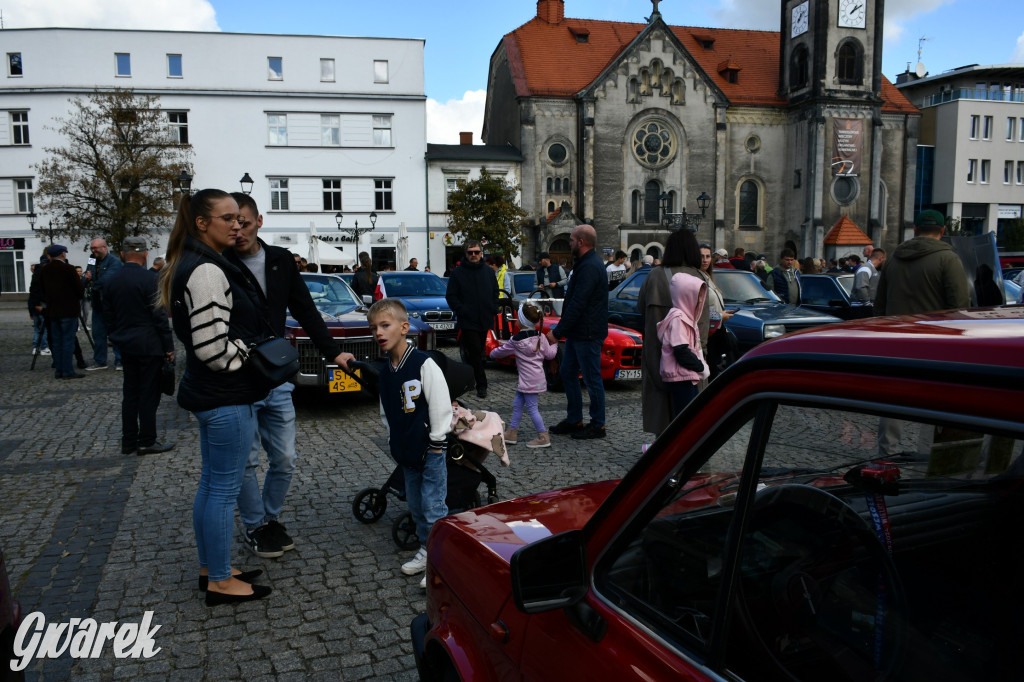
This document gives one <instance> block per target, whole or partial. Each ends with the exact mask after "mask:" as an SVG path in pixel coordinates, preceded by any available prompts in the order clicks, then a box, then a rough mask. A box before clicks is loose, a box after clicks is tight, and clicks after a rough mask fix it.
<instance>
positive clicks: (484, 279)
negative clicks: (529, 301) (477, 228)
mask: <svg viewBox="0 0 1024 682" xmlns="http://www.w3.org/2000/svg"><path fill="white" fill-rule="evenodd" d="M483 255H484V250H483V246H482V245H481V244H480V242H479V241H477V240H476V239H470V240H468V241H467V242H466V258H465V259H463V261H462V263H461V264H460V265H459V266H458V267H457V268H455V270H453V271H452V274H451V278H450V279H449V280H448V291H447V293H446V294H445V300H447V301H448V306H449V307H450V308H451V309H452V312H454V313H455V317H456V318H457V322H456V328H457V329H458V330H459V346H461V348H462V352H463V356H464V357H465V359H466V362H468V363H469V364H470V365H471V366H472V367H473V373H474V375H475V376H476V394H477V397H480V398H486V397H487V375H486V374H485V373H484V357H485V352H484V343H485V341H486V339H487V330H489V329H490V328H491V327H492V326H494V316H495V314H497V312H498V280H497V278H496V277H495V276H494V271H492V270H491V268H489V267H484V260H483Z"/></svg>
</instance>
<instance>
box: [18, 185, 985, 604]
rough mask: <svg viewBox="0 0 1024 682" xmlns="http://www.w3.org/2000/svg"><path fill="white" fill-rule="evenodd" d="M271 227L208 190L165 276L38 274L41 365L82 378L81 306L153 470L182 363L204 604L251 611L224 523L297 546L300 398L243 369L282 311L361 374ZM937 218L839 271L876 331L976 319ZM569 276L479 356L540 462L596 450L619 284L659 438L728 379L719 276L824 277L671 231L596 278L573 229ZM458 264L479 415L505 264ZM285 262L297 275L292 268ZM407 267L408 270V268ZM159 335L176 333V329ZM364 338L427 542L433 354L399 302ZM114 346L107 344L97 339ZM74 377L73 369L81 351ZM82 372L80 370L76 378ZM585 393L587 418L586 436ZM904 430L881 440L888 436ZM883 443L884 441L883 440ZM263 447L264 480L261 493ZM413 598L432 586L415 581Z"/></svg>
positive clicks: (795, 283) (453, 278) (97, 246)
mask: <svg viewBox="0 0 1024 682" xmlns="http://www.w3.org/2000/svg"><path fill="white" fill-rule="evenodd" d="M262 225H263V217H262V215H260V213H259V210H258V208H257V206H256V203H255V201H254V200H253V199H252V197H250V196H249V195H245V194H239V193H235V194H229V193H227V192H223V191H220V190H216V189H205V190H201V191H199V192H197V193H196V194H194V195H192V196H187V195H186V196H184V197H183V198H182V200H181V204H180V206H179V210H178V215H177V219H176V221H175V224H174V227H173V229H172V231H171V235H170V239H169V243H168V247H167V254H166V262H164V261H163V259H157V261H154V264H153V267H152V268H149V269H147V268H146V265H147V260H148V248H147V244H146V242H145V240H144V239H142V238H138V237H128V238H126V239H125V240H124V241H123V243H122V245H121V246H122V250H121V256H120V258H119V257H118V256H116V255H114V254H112V253H110V252H109V248H108V246H107V244H106V242H105V241H104V240H102V239H97V240H93V242H92V244H91V245H90V251H91V257H90V259H89V262H88V265H87V268H86V269H85V271H84V272H81V269H78V270H76V268H75V267H74V266H72V265H70V264H68V262H67V248H66V247H64V246H61V245H52V246H50V247H49V248H47V249H46V253H45V259H44V260H45V262H41V263H39V264H38V265H37V266H36V267H35V269H34V272H33V278H32V286H31V291H30V299H29V313H30V315H31V316H32V318H33V341H32V343H33V350H34V352H37V353H40V354H41V353H42V350H40V348H41V347H44V348H48V349H49V350H50V353H51V355H50V357H51V362H52V367H53V370H54V376H55V378H57V379H75V378H82V377H83V376H84V375H82V374H79V373H77V372H76V371H75V367H74V364H73V358H74V357H75V355H76V348H77V331H78V324H79V322H82V323H83V324H84V322H85V319H86V310H85V309H84V308H83V305H82V304H83V302H84V301H86V300H88V301H89V303H90V304H91V310H90V312H91V316H92V317H91V330H92V332H93V335H94V336H93V339H94V343H95V347H94V353H93V363H92V365H91V368H95V369H99V368H103V367H106V366H108V361H109V360H110V358H109V357H108V352H107V348H108V345H109V346H110V348H111V354H112V358H113V364H114V365H115V367H117V368H122V369H123V372H124V381H123V402H122V439H121V444H122V452H123V453H124V454H133V453H134V454H139V455H144V454H151V453H158V452H165V451H167V450H169V449H171V448H172V447H173V445H170V444H162V443H160V442H159V441H158V437H157V432H156V420H155V414H156V410H157V407H158V405H159V402H160V395H161V374H162V372H164V371H165V368H166V366H167V365H168V363H173V362H174V360H175V353H174V346H173V339H172V332H173V335H174V336H176V337H177V339H178V341H179V342H180V343H181V344H182V346H183V347H184V351H185V352H184V356H185V357H184V372H183V373H182V375H181V379H180V382H179V383H178V385H177V387H176V395H177V402H178V404H179V405H180V406H181V407H182V408H184V409H186V410H188V411H189V412H191V413H192V414H193V415H194V416H195V418H196V422H197V424H198V428H199V443H200V452H201V473H200V478H199V482H198V487H197V492H196V496H195V499H194V502H193V511H192V513H193V531H194V533H195V538H196V548H197V565H198V571H197V573H198V588H199V590H200V591H201V592H202V593H203V594H204V599H205V602H206V604H207V605H210V606H216V605H222V604H232V603H238V602H243V601H248V600H253V599H261V598H263V597H266V596H267V595H269V594H270V592H271V588H270V587H267V586H262V585H258V584H256V582H255V581H256V580H257V579H258V577H259V576H260V575H261V573H262V571H261V570H259V569H256V570H250V571H245V570H242V569H241V568H239V567H235V566H232V564H231V556H232V552H231V545H232V536H233V533H232V528H233V525H234V510H235V507H236V506H237V507H238V509H239V513H240V517H241V520H242V524H243V526H244V532H243V534H242V542H243V544H244V545H245V547H247V548H248V549H249V550H250V551H251V552H252V553H253V554H254V555H255V556H258V557H261V558H275V557H280V556H282V555H283V554H284V553H285V552H287V551H289V550H291V549H293V548H294V547H295V542H294V539H293V538H292V537H291V536H290V535H289V534H288V532H287V528H286V527H285V526H284V524H283V523H282V522H281V521H280V515H281V513H282V509H283V507H284V502H285V497H286V495H287V493H288V489H289V486H290V483H291V479H292V476H293V472H294V470H295V466H296V458H297V457H296V449H295V436H296V429H295V410H294V406H293V403H292V390H293V388H294V387H293V385H292V384H291V383H289V382H288V381H283V380H279V379H272V378H270V377H269V376H268V374H267V372H266V371H264V370H263V369H261V367H260V365H259V363H257V362H255V361H254V360H253V357H254V356H255V355H256V354H257V352H258V348H257V347H258V346H259V344H261V343H263V342H265V341H266V340H267V339H270V338H275V337H277V338H279V337H282V336H283V334H284V324H285V316H286V311H288V312H290V314H291V315H292V316H294V317H295V318H296V319H297V320H298V321H299V323H300V324H301V325H302V326H303V329H305V331H306V332H307V333H308V334H309V336H310V338H311V340H312V341H313V343H314V344H315V345H316V346H317V348H318V349H319V351H320V352H321V353H322V355H323V356H324V357H325V358H329V359H330V360H331V362H333V363H335V364H337V365H339V366H341V367H343V368H345V369H346V370H348V369H351V364H350V363H352V362H353V361H354V360H355V358H354V357H353V356H352V355H351V354H350V353H345V352H342V351H341V349H340V347H339V346H338V344H337V342H336V341H335V340H334V339H333V338H332V337H331V335H330V333H329V332H328V330H327V328H326V326H325V324H324V322H323V319H322V317H321V315H320V314H319V312H318V311H317V308H316V306H315V305H314V303H313V300H312V298H311V296H310V294H309V291H308V289H307V288H306V286H305V284H304V282H303V280H302V277H301V275H300V271H301V270H303V266H302V263H301V262H300V261H299V260H298V259H297V257H295V256H294V254H292V253H291V252H290V251H288V250H286V249H283V248H280V247H275V246H270V245H268V244H266V243H265V242H264V241H263V240H262V239H260V238H259V230H260V228H261V227H262ZM943 229H944V220H943V219H942V216H941V214H938V213H937V212H935V211H925V212H923V213H922V214H921V215H920V216H919V218H918V221H917V236H916V237H915V238H914V239H911V240H908V241H907V242H904V243H903V244H901V245H900V246H899V247H898V248H897V249H896V250H895V252H894V253H893V257H892V259H890V260H888V261H887V259H886V254H885V251H884V250H883V249H880V248H870V247H869V248H867V249H865V250H864V257H865V260H864V262H861V260H860V258H859V257H858V256H855V255H854V256H849V257H847V258H845V259H841V260H844V261H845V263H840V262H838V261H837V262H835V263H833V264H832V265H833V267H834V268H847V269H849V268H851V267H853V265H851V263H853V264H856V267H855V268H854V270H853V271H854V272H855V285H854V296H855V298H857V299H858V300H864V301H873V302H874V305H875V309H876V312H877V313H878V314H893V313H914V312H924V311H930V310H940V309H945V308H960V307H967V306H969V305H970V298H969V296H968V293H967V284H966V279H965V277H964V275H963V269H962V266H961V265H960V261H959V259H958V258H957V256H956V255H955V254H954V253H953V251H952V249H951V248H950V247H949V246H948V245H947V244H945V243H944V242H942V241H941V240H940V239H939V238H940V237H941V236H942V233H943ZM569 244H570V248H571V252H572V266H571V269H570V270H569V271H568V272H567V271H566V268H565V267H563V266H562V265H558V264H554V263H553V262H552V259H551V256H550V254H548V253H541V254H539V256H540V257H539V262H538V264H537V268H536V273H537V275H536V284H537V288H538V289H542V290H545V291H548V292H550V294H551V295H552V296H553V297H556V298H561V299H562V310H561V315H560V318H559V321H558V322H557V323H556V324H555V325H554V326H553V327H550V328H548V327H547V326H546V325H545V320H546V318H545V317H544V314H543V312H542V311H541V309H540V308H539V307H537V306H536V305H533V304H532V303H530V302H529V301H527V302H525V303H523V304H522V305H521V306H520V307H519V310H518V315H517V318H518V323H519V324H518V327H519V328H518V330H517V332H516V333H515V334H514V335H512V336H511V338H509V339H507V340H505V341H504V342H503V343H501V344H500V345H499V346H498V347H497V348H496V349H494V350H493V351H492V352H491V357H492V358H500V357H509V356H514V357H515V359H516V365H517V368H518V373H519V379H518V383H517V385H516V391H515V398H514V401H513V405H512V408H511V418H510V420H509V422H508V425H507V428H506V430H505V432H504V438H505V442H506V443H507V444H510V445H515V444H518V442H519V429H520V426H521V423H522V417H523V413H524V412H525V413H526V414H527V415H529V417H530V419H531V421H532V423H533V428H534V430H535V432H536V436H535V437H534V438H533V439H531V440H529V441H526V442H525V445H526V446H527V447H530V448H548V447H551V446H552V439H551V436H552V435H556V436H569V437H571V438H573V439H594V438H605V437H606V429H607V425H606V414H605V395H604V385H603V382H602V379H601V373H600V363H601V354H602V346H603V343H604V340H605V338H606V336H607V334H608V290H609V286H610V285H611V284H612V283H614V282H615V281H616V280H617V281H621V280H622V278H621V277H620V276H619V274H618V273H628V272H631V271H635V270H638V269H641V268H647V269H650V273H649V274H648V276H647V277H646V278H645V280H644V283H643V285H642V286H641V288H640V291H639V296H638V305H639V309H640V311H641V312H642V315H643V333H644V346H643V356H642V370H643V371H642V388H641V402H642V409H641V414H642V420H643V429H644V430H645V431H647V432H649V433H652V434H655V435H657V434H660V433H662V432H663V431H664V430H665V429H666V428H667V427H668V425H669V424H670V423H671V422H672V420H673V419H674V418H675V417H676V416H677V415H679V413H680V412H681V411H682V410H683V409H684V408H685V407H686V405H687V404H688V403H689V402H690V401H692V400H693V398H694V397H695V396H696V395H697V394H698V393H699V392H700V391H701V390H703V389H704V387H706V386H707V384H708V382H709V380H711V379H713V378H714V376H715V374H716V371H719V370H720V369H721V367H720V366H718V365H717V362H716V361H715V359H716V358H721V357H724V356H727V354H728V353H729V352H730V348H729V335H728V334H727V333H726V331H725V328H724V326H723V323H724V322H725V321H726V320H728V319H729V317H730V316H731V315H733V314H734V313H735V310H733V309H729V308H727V307H726V305H725V303H724V299H723V295H722V292H721V291H720V290H719V288H718V287H717V286H716V284H715V271H716V269H719V268H737V269H749V270H750V271H751V272H755V273H757V274H758V276H759V277H761V280H762V282H763V283H764V286H765V288H766V289H769V290H773V291H775V292H776V293H777V294H778V295H779V296H780V297H781V298H782V299H783V300H786V301H789V302H799V288H800V276H801V273H803V274H807V273H810V272H818V271H820V269H821V268H822V267H824V265H825V263H823V262H822V261H821V260H820V259H813V258H805V259H803V260H798V258H797V254H796V250H795V245H792V244H788V245H786V247H785V248H783V249H782V250H781V252H780V254H779V259H778V262H777V264H776V265H775V266H772V267H769V266H768V265H767V263H766V259H765V258H764V257H763V256H762V255H758V256H754V255H753V254H748V253H745V252H744V251H743V249H736V251H735V252H734V253H733V255H732V257H729V255H728V253H727V252H725V250H724V249H717V250H714V249H712V247H711V246H710V245H709V244H702V243H698V241H697V238H696V236H695V233H694V232H692V231H690V230H685V229H684V230H677V231H675V232H672V234H671V235H670V236H669V238H668V239H667V241H666V244H665V251H664V254H663V256H662V258H661V259H659V260H656V259H654V258H653V257H652V256H648V257H646V258H645V259H643V260H637V261H636V263H635V264H634V265H633V266H627V265H626V258H627V256H626V254H625V253H624V252H622V251H617V252H615V253H613V254H612V257H611V258H610V260H608V261H607V262H605V261H604V260H603V259H602V258H601V257H600V256H599V254H598V250H597V234H596V232H595V230H594V228H593V227H592V226H590V225H578V226H576V227H575V228H574V229H573V231H572V233H571V234H570V238H569ZM464 252H465V253H464V257H463V258H462V259H460V261H459V262H458V264H457V265H456V266H455V267H454V268H453V269H452V270H451V271H450V273H449V275H450V280H449V283H448V287H447V300H448V303H449V305H450V307H451V309H452V310H453V311H454V312H455V314H456V319H457V328H458V332H459V336H458V342H459V345H460V347H461V350H462V357H463V358H464V359H465V361H466V362H467V363H468V364H469V365H470V366H471V367H472V371H473V374H474V378H475V382H476V391H477V396H478V397H479V398H486V397H487V394H488V382H487V373H486V371H485V370H484V359H485V346H486V338H487V333H488V331H489V330H490V329H491V328H492V326H493V325H494V319H495V316H496V314H497V313H498V310H499V307H500V306H501V305H502V304H501V299H502V297H503V296H505V297H507V296H508V291H507V289H506V288H505V287H503V286H502V284H503V282H504V281H506V279H507V277H508V274H507V264H506V263H505V261H504V260H503V259H501V258H500V257H494V256H491V257H487V258H485V256H484V253H483V246H482V245H481V243H480V242H479V241H476V240H467V241H466V242H465V245H464ZM359 258H360V262H359V267H358V268H357V270H356V273H355V276H354V277H353V280H352V287H353V289H354V290H355V292H356V293H357V294H358V295H360V296H362V295H370V296H373V295H374V291H375V288H376V284H377V279H378V277H379V275H378V273H377V272H376V271H375V270H374V266H373V263H372V261H371V258H370V256H369V255H368V254H367V253H365V252H364V253H361V254H359ZM293 263H294V265H293ZM417 266H418V261H417V260H416V259H415V258H413V259H411V261H410V263H409V267H408V268H406V269H407V270H417ZM168 318H170V322H169V321H168ZM368 322H369V325H370V331H371V335H372V337H373V338H374V339H375V341H376V342H377V344H378V347H379V349H380V351H381V355H382V359H381V360H380V361H379V366H378V377H379V391H380V395H379V398H380V412H381V416H382V420H383V422H384V425H385V427H386V429H387V431H388V434H389V443H390V452H391V455H392V457H393V458H394V460H395V461H396V463H397V464H399V465H400V466H401V467H402V469H403V473H404V477H405V485H406V496H407V501H408V504H409V509H410V512H411V513H412V516H413V520H414V523H415V524H416V529H417V535H418V536H419V538H420V539H421V542H423V543H425V540H426V538H427V536H428V534H429V531H430V527H431V524H433V523H434V522H435V521H436V520H437V519H439V518H441V517H442V516H444V515H445V514H447V513H448V510H447V507H446V505H445V497H446V485H447V484H446V473H445V449H446V442H447V441H446V438H447V434H448V433H449V431H450V429H451V423H452V409H453V407H454V406H455V405H454V404H453V403H452V400H451V396H450V395H449V393H448V388H447V385H446V384H445V379H444V375H443V373H442V372H441V370H440V368H439V367H438V366H437V364H436V362H435V361H434V360H433V359H432V358H431V357H430V355H429V354H427V353H425V352H422V351H420V350H418V349H416V348H413V347H412V346H410V345H409V344H408V342H407V341H406V335H407V333H408V330H409V321H408V313H407V311H406V309H405V307H404V306H403V304H402V303H401V301H400V300H398V299H388V298H384V299H381V300H379V301H377V302H376V303H375V304H373V306H372V307H371V308H370V310H369V312H368ZM108 339H109V342H108ZM560 344H561V346H562V353H563V354H562V358H561V361H560V363H559V372H560V374H561V378H562V381H563V384H564V386H565V401H566V406H565V417H564V418H563V419H562V420H561V421H559V422H558V423H557V424H555V425H553V426H551V427H550V428H548V427H547V426H546V425H545V423H544V420H543V418H542V417H541V415H540V412H539V409H538V396H539V394H541V393H543V392H544V391H545V390H546V384H547V381H546V373H545V370H544V367H545V363H547V362H548V361H550V360H551V359H552V358H553V357H554V356H555V354H556V352H557V351H558V348H559V345H560ZM77 359H78V367H79V368H81V367H83V365H85V362H84V357H83V356H82V353H81V349H80V348H78V349H77ZM86 368H87V369H89V368H90V366H86ZM581 377H582V382H583V384H584V385H585V386H586V388H587V394H588V398H589V407H588V412H589V421H584V414H583V405H584V400H583V392H582V389H581V384H580V380H579V379H580V378H581ZM899 428H900V424H899V422H895V421H894V422H893V423H890V424H888V425H887V428H885V429H883V436H884V437H885V438H889V439H898V435H899V434H898V430H899ZM893 442H895V440H893ZM261 448H262V449H263V450H265V451H266V453H267V461H268V467H267V473H266V476H265V478H264V480H263V482H262V488H261V484H260V481H259V480H258V477H257V471H258V467H259V464H260V458H259V453H260V450H261ZM425 568H426V548H425V544H424V545H421V547H420V548H419V549H418V551H417V552H416V554H415V556H414V557H413V558H412V559H411V560H409V561H407V562H405V563H403V564H402V566H401V570H402V571H403V573H406V574H408V575H418V574H420V573H423V572H424V571H425ZM420 584H421V587H425V578H423V579H422V580H421V583H420Z"/></svg>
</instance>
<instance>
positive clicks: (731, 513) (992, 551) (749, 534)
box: [411, 306, 1024, 681]
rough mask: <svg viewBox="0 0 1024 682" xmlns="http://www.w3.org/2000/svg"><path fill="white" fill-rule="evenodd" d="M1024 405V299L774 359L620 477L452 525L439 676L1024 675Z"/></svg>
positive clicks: (433, 628) (813, 333)
mask: <svg viewBox="0 0 1024 682" xmlns="http://www.w3.org/2000/svg"><path fill="white" fill-rule="evenodd" d="M1022 406H1024V308H1021V307H1019V306H1018V307H1012V308H1010V307H1007V308H996V309H983V310H968V311H960V312H953V313H946V314H936V315H917V316H913V317H906V318H873V319H870V320H866V321H855V322H848V323H842V324H836V325H829V326H827V327H822V328H819V329H814V330H810V331H807V332H797V333H795V334H792V335H788V336H786V337H783V338H780V339H777V340H774V341H770V342H767V343H765V344H763V345H761V346H758V347H757V348H756V349H754V350H753V351H751V352H749V353H747V355H746V356H744V358H743V359H742V360H740V361H739V362H737V363H736V364H734V365H733V366H732V367H730V368H729V369H728V370H726V371H725V372H724V373H723V374H722V375H721V376H720V377H719V378H718V379H716V380H715V381H713V382H711V384H710V386H709V387H708V388H707V390H705V391H704V392H703V393H701V394H700V395H699V396H698V397H697V398H696V399H695V400H694V401H693V402H692V403H691V404H690V405H689V406H688V407H687V408H686V410H685V411H684V412H683V413H682V414H680V416H679V417H678V418H677V419H676V420H675V421H674V422H673V423H672V424H671V426H670V427H669V428H668V429H667V430H666V431H665V433H663V434H662V435H661V437H659V438H658V439H657V440H656V441H655V443H654V444H652V445H651V447H650V448H649V449H648V450H647V452H646V453H645V454H644V455H642V456H640V457H639V459H638V462H637V464H636V465H635V466H634V467H633V468H632V469H631V470H630V471H629V472H628V473H627V474H626V476H625V477H624V478H623V479H622V480H621V481H619V482H615V481H611V482H604V483H594V484H589V485H581V486H576V487H573V488H568V489H564V490H558V491H550V492H543V493H539V494H536V495H533V496H530V497H526V498H523V499H518V500H511V501H507V502H501V503H498V504H494V505H491V506H488V507H483V508H478V509H474V510H471V511H467V512H464V513H461V514H458V515H454V516H449V517H446V518H444V519H442V520H440V521H438V522H437V523H435V524H434V526H433V530H432V532H431V534H430V538H429V541H428V557H429V561H428V566H427V586H428V587H427V606H426V612H425V613H423V614H421V615H420V616H419V617H417V618H416V619H415V620H414V621H413V623H412V628H411V630H412V638H413V650H414V653H415V656H416V661H417V665H418V668H419V672H420V675H421V677H422V679H424V680H456V679H462V680H634V679H635V680H843V681H846V680H872V681H874V680H938V679H942V680H979V679H986V680H990V679H1019V677H1020V671H1021V670H1022V669H1024V647H1021V646H1020V642H1021V641H1022V637H1024V619H1022V618H1021V617H1020V614H1021V613H1022V609H1024V582H1022V581H1021V580H1020V575H1021V574H1022V572H1024V540H1022V539H1021V533H1020V528H1021V527H1022V525H1024V455H1022V449H1024V448H1022V443H1024V419H1022V415H1024V407H1022ZM637 450H638V454H639V450H640V447H639V444H638V446H637Z"/></svg>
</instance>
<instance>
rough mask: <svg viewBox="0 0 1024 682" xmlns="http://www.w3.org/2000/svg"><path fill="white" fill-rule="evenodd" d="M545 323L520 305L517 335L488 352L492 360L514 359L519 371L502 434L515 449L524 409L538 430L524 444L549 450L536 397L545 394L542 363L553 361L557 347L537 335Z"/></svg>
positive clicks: (526, 305)
mask: <svg viewBox="0 0 1024 682" xmlns="http://www.w3.org/2000/svg"><path fill="white" fill-rule="evenodd" d="M543 320H544V314H543V313H542V312H541V311H540V308H538V307H537V306H535V305H533V304H531V303H523V305H521V306H520V307H519V328H520V331H519V333H518V334H516V335H515V336H513V337H512V338H511V339H509V340H508V341H506V342H505V343H503V344H502V345H501V346H498V347H497V348H495V349H494V350H492V351H491V357H492V358H494V359H497V358H507V357H508V356H510V355H515V356H516V369H518V370H519V384H518V385H517V386H516V399H515V402H513V403H512V420H511V421H510V422H509V425H508V426H509V428H508V430H507V431H505V443H506V444H508V445H515V444H516V442H518V438H519V421H520V420H521V419H522V418H523V407H524V406H525V407H526V411H527V412H529V413H530V419H532V420H533V427H534V428H535V429H537V437H536V438H535V439H533V440H531V441H530V442H529V443H527V444H526V447H528V448H549V447H551V437H550V436H549V435H548V430H547V427H545V426H544V420H543V419H542V418H541V416H540V411H539V410H538V409H537V396H538V395H539V394H541V393H543V392H544V391H546V390H547V387H548V383H547V378H546V377H545V376H544V361H545V360H550V359H551V358H553V357H555V354H556V353H557V352H558V346H552V345H551V344H550V343H548V340H547V338H546V337H545V336H544V335H543V334H541V333H540V330H539V329H538V326H539V325H540V323H541V322H542V321H543Z"/></svg>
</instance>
